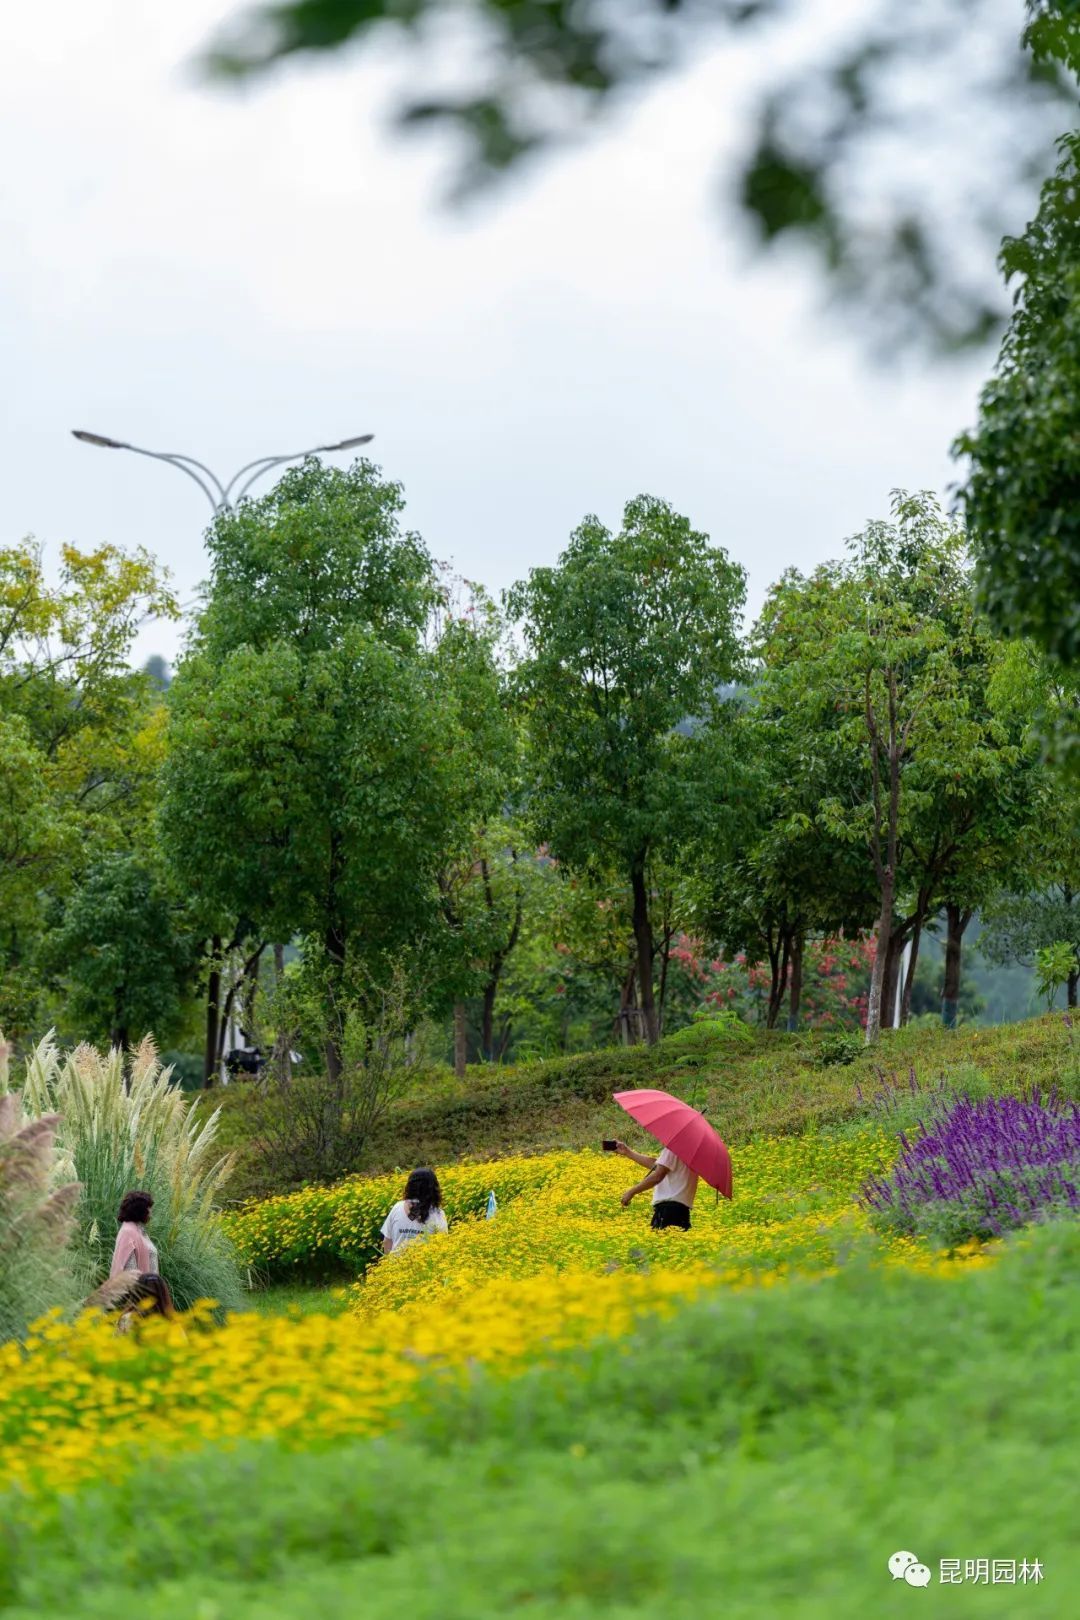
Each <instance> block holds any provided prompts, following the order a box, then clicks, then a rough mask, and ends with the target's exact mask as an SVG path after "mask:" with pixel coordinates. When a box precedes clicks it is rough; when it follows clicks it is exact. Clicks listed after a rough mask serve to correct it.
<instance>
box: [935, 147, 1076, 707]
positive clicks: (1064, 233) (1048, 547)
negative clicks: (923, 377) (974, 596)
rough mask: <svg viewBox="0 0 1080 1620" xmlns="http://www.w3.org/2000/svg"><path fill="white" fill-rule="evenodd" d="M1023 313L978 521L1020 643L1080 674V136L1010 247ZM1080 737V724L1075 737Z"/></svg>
mask: <svg viewBox="0 0 1080 1620" xmlns="http://www.w3.org/2000/svg"><path fill="white" fill-rule="evenodd" d="M1002 263H1003V266H1004V269H1005V272H1006V274H1007V275H1008V276H1009V277H1010V278H1015V280H1016V282H1017V293H1016V310H1015V313H1014V315H1013V319H1012V323H1011V325H1010V327H1009V330H1008V332H1007V334H1006V337H1005V340H1004V343H1003V344H1002V348H1001V354H1000V357H999V359H998V363H997V368H996V370H995V373H994V375H993V377H992V378H991V380H990V382H989V383H988V384H987V386H986V388H985V389H984V390H983V394H982V398H981V400H980V403H979V419H978V423H977V425H976V427H975V429H974V431H973V432H971V433H969V434H966V435H964V436H963V437H962V438H961V439H960V440H959V441H958V444H957V449H958V451H959V452H960V453H961V454H962V455H964V456H966V457H967V458H968V462H969V468H968V475H967V482H966V485H965V488H964V501H965V506H966V511H967V521H968V525H969V527H970V530H971V533H972V537H973V539H974V541H975V544H976V547H977V551H978V560H979V581H980V586H981V589H982V594H983V599H984V601H985V603H986V607H987V610H988V612H989V613H990V615H991V616H992V618H993V619H994V622H995V623H996V624H997V625H998V627H999V628H1000V629H1001V630H1003V631H1004V632H1006V633H1007V634H1010V635H1018V636H1031V637H1032V638H1033V639H1034V640H1035V641H1037V642H1038V643H1039V645H1040V646H1041V647H1042V648H1043V649H1044V650H1045V651H1046V652H1047V653H1049V654H1050V655H1051V656H1052V657H1053V658H1055V659H1057V660H1059V661H1060V662H1061V663H1062V664H1064V665H1066V666H1070V667H1073V668H1076V667H1078V666H1080V510H1078V506H1077V500H1076V489H1077V478H1078V476H1080V136H1078V135H1071V136H1069V137H1068V138H1067V139H1066V140H1064V141H1063V142H1062V148H1061V163H1060V166H1059V168H1058V171H1057V174H1056V175H1055V176H1054V177H1053V179H1052V180H1050V181H1048V182H1047V184H1046V186H1045V188H1044V190H1043V196H1042V202H1041V205H1040V207H1039V212H1038V214H1037V216H1036V218H1035V219H1034V220H1033V221H1032V223H1031V225H1030V226H1029V227H1028V230H1027V231H1026V232H1025V233H1024V235H1023V236H1021V237H1018V238H1016V239H1013V240H1010V241H1008V242H1006V244H1005V248H1004V250H1003V254H1002ZM1071 730H1072V732H1073V734H1075V731H1076V724H1075V719H1074V721H1073V725H1072V728H1071Z"/></svg>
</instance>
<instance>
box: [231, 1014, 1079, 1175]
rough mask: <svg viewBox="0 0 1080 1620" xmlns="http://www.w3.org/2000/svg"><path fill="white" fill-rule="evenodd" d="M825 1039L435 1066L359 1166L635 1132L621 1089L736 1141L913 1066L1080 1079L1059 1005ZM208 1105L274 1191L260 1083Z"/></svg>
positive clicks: (707, 1040)
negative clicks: (255, 1125)
mask: <svg viewBox="0 0 1080 1620" xmlns="http://www.w3.org/2000/svg"><path fill="white" fill-rule="evenodd" d="M829 1039H830V1037H828V1036H825V1035H822V1034H821V1033H820V1032H812V1031H811V1032H805V1033H800V1034H795V1035H788V1034H784V1033H780V1032H773V1033H766V1032H764V1031H760V1032H758V1031H755V1032H752V1033H750V1034H749V1038H748V1039H746V1040H740V1039H738V1038H736V1037H734V1036H732V1035H730V1034H722V1033H719V1032H718V1031H716V1030H710V1029H709V1027H708V1026H707V1025H697V1026H694V1027H691V1028H690V1029H686V1030H681V1031H680V1032H679V1033H678V1034H676V1035H673V1036H671V1037H670V1038H669V1039H667V1040H665V1041H662V1042H661V1044H660V1045H659V1047H657V1048H655V1049H654V1050H649V1049H647V1048H644V1047H635V1048H630V1049H627V1048H622V1047H611V1048H608V1049H606V1050H603V1051H599V1052H592V1053H587V1054H585V1055H582V1056H578V1057H568V1058H561V1059H551V1060H548V1061H546V1062H541V1063H529V1064H522V1065H520V1066H518V1067H509V1068H498V1067H486V1066H477V1067H471V1068H470V1069H469V1070H468V1072H467V1074H466V1076H465V1078H464V1080H456V1079H455V1078H454V1076H453V1074H452V1073H451V1072H450V1071H449V1070H439V1071H435V1072H433V1073H431V1074H429V1075H428V1076H427V1077H426V1078H425V1079H424V1080H423V1081H422V1082H421V1083H420V1084H419V1085H418V1086H417V1088H416V1089H415V1090H414V1091H413V1092H412V1093H411V1094H410V1095H409V1096H407V1097H405V1098H402V1099H401V1100H400V1101H399V1102H397V1103H396V1104H395V1105H394V1106H393V1107H392V1108H391V1110H390V1111H389V1113H388V1114H387V1115H386V1116H385V1118H384V1119H383V1121H382V1122H381V1124H380V1125H379V1127H378V1129H377V1131H376V1132H375V1134H374V1136H373V1138H372V1140H371V1141H370V1142H369V1144H368V1147H367V1149H366V1151H365V1153H364V1156H363V1159H362V1161H361V1163H360V1164H358V1165H357V1166H356V1167H355V1168H356V1169H357V1170H361V1171H373V1172H374V1171H387V1170H394V1169H398V1168H402V1167H410V1166H412V1165H414V1164H435V1165H439V1164H447V1163H450V1162H452V1161H453V1160H455V1159H460V1158H463V1157H473V1158H494V1157H499V1156H501V1155H503V1154H507V1153H522V1152H537V1153H538V1152H546V1151H548V1150H550V1149H555V1148H577V1147H585V1146H595V1145H596V1144H597V1143H598V1142H599V1141H600V1140H601V1138H603V1137H605V1136H612V1135H615V1134H623V1135H625V1134H626V1131H627V1129H628V1128H629V1127H628V1126H627V1120H626V1116H625V1114H623V1113H622V1112H621V1110H620V1109H619V1108H618V1107H617V1106H616V1105H615V1104H614V1103H613V1102H612V1101H611V1093H612V1091H615V1090H619V1089H622V1088H629V1087H633V1086H658V1087H661V1088H662V1089H663V1090H665V1091H670V1092H673V1093H675V1094H676V1095H678V1096H683V1097H687V1098H688V1099H690V1100H691V1101H693V1102H694V1103H695V1105H696V1106H697V1107H700V1108H704V1110H705V1111H706V1112H707V1114H708V1115H709V1118H710V1119H711V1120H712V1121H713V1123H714V1124H715V1125H716V1128H717V1129H718V1130H719V1131H720V1133H721V1135H722V1136H724V1137H725V1138H726V1140H728V1141H729V1142H730V1143H732V1144H733V1145H734V1144H737V1143H740V1142H745V1141H748V1140H751V1139H752V1138H753V1137H755V1136H758V1135H762V1134H768V1135H784V1134H788V1133H791V1132H798V1131H802V1130H805V1129H807V1128H808V1127H814V1126H820V1125H825V1124H831V1123H836V1122H839V1121H841V1120H843V1119H845V1118H848V1117H850V1116H852V1115H853V1114H854V1113H855V1112H856V1111H857V1109H858V1090H859V1088H861V1089H862V1091H863V1093H864V1094H865V1093H867V1092H869V1091H872V1090H873V1089H874V1088H875V1087H876V1086H878V1085H879V1084H880V1080H881V1076H882V1075H884V1076H886V1077H888V1076H895V1077H896V1079H898V1080H899V1081H902V1082H906V1081H907V1079H908V1075H909V1072H910V1071H911V1070H912V1069H914V1071H915V1074H916V1076H917V1078H918V1081H919V1083H920V1084H922V1085H929V1084H932V1083H935V1082H937V1081H940V1080H942V1079H944V1080H946V1081H948V1082H952V1083H955V1084H958V1085H964V1086H969V1085H972V1084H976V1085H988V1086H989V1087H990V1088H991V1089H993V1090H1018V1089H1021V1088H1023V1087H1026V1086H1031V1085H1037V1086H1039V1087H1041V1088H1044V1089H1049V1088H1050V1087H1051V1086H1053V1085H1056V1086H1058V1087H1059V1088H1061V1089H1070V1090H1071V1089H1073V1088H1075V1087H1077V1086H1078V1085H1080V1054H1078V1053H1076V1052H1075V1051H1074V1048H1073V1045H1072V1036H1071V1032H1070V1030H1069V1029H1068V1028H1067V1027H1066V1026H1065V1024H1064V1022H1063V1020H1062V1018H1061V1017H1060V1015H1058V1014H1053V1015H1051V1016H1049V1017H1045V1018H1039V1019H1032V1020H1029V1021H1028V1022H1025V1023H1021V1024H1002V1025H998V1026H996V1027H994V1028H985V1027H984V1028H977V1027H974V1026H969V1027H966V1028H962V1029H958V1030H946V1029H943V1028H941V1027H925V1026H918V1027H914V1028H909V1029H905V1030H889V1031H886V1032H885V1033H884V1034H883V1035H882V1037H881V1040H880V1042H879V1044H878V1046H877V1047H875V1048H874V1050H873V1051H872V1052H865V1051H860V1052H859V1055H858V1056H857V1057H856V1059H855V1061H854V1062H852V1063H850V1064H846V1065H831V1066H824V1065H823V1063H822V1056H823V1053H824V1052H825V1051H826V1050H827V1042H828V1041H829ZM212 1100H213V1101H214V1103H215V1104H216V1103H217V1102H219V1101H220V1102H221V1103H222V1104H223V1107H224V1117H223V1138H224V1140H225V1141H226V1143H227V1144H228V1145H229V1146H231V1147H234V1148H236V1149H237V1151H238V1152H239V1154H240V1164H239V1167H238V1172H237V1176H236V1179H235V1180H234V1182H233V1185H232V1192H233V1196H234V1197H240V1196H245V1195H247V1194H251V1193H258V1192H263V1191H269V1190H276V1188H274V1189H271V1188H270V1187H268V1186H267V1183H266V1177H265V1173H264V1171H263V1170H262V1167H261V1166H260V1164H259V1160H258V1156H257V1154H255V1153H254V1152H253V1151H252V1148H251V1143H250V1133H251V1128H252V1126H251V1103H252V1093H251V1090H250V1088H249V1087H248V1086H245V1085H236V1086H231V1087H229V1088H227V1089H226V1090H224V1091H222V1092H219V1093H216V1094H214V1095H213V1099H212Z"/></svg>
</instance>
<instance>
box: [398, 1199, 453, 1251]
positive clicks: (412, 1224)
mask: <svg viewBox="0 0 1080 1620" xmlns="http://www.w3.org/2000/svg"><path fill="white" fill-rule="evenodd" d="M445 1231H446V1216H445V1215H444V1214H443V1212H442V1210H441V1209H433V1210H431V1212H430V1213H429V1215H428V1218H427V1220H426V1221H424V1222H420V1221H414V1220H413V1218H412V1216H411V1215H410V1214H409V1206H408V1204H407V1203H406V1202H405V1200H404V1199H402V1200H401V1202H400V1203H399V1204H395V1205H394V1207H393V1209H392V1210H391V1211H390V1213H389V1215H388V1216H387V1217H386V1219H385V1221H383V1224H382V1235H383V1237H384V1238H389V1239H390V1243H391V1250H390V1252H391V1254H395V1253H396V1252H397V1250H398V1249H403V1248H404V1247H405V1245H406V1243H411V1242H412V1241H413V1239H414V1238H418V1237H427V1236H428V1234H429V1233H431V1232H445Z"/></svg>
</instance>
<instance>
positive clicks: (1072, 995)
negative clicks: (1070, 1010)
mask: <svg viewBox="0 0 1080 1620" xmlns="http://www.w3.org/2000/svg"><path fill="white" fill-rule="evenodd" d="M1078 979H1080V968H1073V970H1072V972H1071V973H1070V974H1069V991H1068V995H1069V1006H1070V1007H1075V1006H1076V983H1077V980H1078Z"/></svg>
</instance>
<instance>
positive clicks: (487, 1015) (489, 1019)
mask: <svg viewBox="0 0 1080 1620" xmlns="http://www.w3.org/2000/svg"><path fill="white" fill-rule="evenodd" d="M498 989H499V981H498V978H493V979H489V980H488V982H487V984H485V986H484V999H483V1004H482V1006H481V1010H480V1050H481V1052H482V1053H483V1056H484V1062H485V1063H493V1062H494V1061H495V997H496V995H497V993H498Z"/></svg>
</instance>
